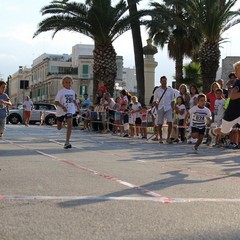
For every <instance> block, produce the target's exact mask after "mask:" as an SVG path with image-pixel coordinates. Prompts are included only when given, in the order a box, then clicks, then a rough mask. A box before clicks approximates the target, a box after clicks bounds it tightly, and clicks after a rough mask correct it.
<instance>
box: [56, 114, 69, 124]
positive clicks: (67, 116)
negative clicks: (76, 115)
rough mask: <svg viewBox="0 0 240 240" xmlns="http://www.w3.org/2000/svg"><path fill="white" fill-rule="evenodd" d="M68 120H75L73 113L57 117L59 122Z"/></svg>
mask: <svg viewBox="0 0 240 240" xmlns="http://www.w3.org/2000/svg"><path fill="white" fill-rule="evenodd" d="M68 118H73V115H72V113H67V114H65V115H62V116H60V117H57V121H59V122H63V121H64V120H65V119H68Z"/></svg>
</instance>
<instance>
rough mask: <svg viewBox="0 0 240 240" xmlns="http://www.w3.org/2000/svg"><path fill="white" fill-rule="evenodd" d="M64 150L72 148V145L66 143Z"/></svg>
mask: <svg viewBox="0 0 240 240" xmlns="http://www.w3.org/2000/svg"><path fill="white" fill-rule="evenodd" d="M64 148H65V149H68V148H72V145H71V144H70V143H65V144H64Z"/></svg>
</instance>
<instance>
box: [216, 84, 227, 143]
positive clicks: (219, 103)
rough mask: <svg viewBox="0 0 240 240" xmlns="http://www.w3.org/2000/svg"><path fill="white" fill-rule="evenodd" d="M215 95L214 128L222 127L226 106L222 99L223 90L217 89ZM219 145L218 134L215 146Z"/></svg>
mask: <svg viewBox="0 0 240 240" xmlns="http://www.w3.org/2000/svg"><path fill="white" fill-rule="evenodd" d="M215 94H216V100H215V104H214V126H216V127H221V125H222V118H223V115H224V111H225V109H224V106H225V104H226V100H225V99H224V98H223V96H222V95H223V90H222V89H220V88H219V89H217V90H216V91H215ZM219 145H220V135H219V134H218V135H217V136H216V139H215V146H219Z"/></svg>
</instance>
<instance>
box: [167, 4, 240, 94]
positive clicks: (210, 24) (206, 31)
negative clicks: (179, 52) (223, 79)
mask: <svg viewBox="0 0 240 240" xmlns="http://www.w3.org/2000/svg"><path fill="white" fill-rule="evenodd" d="M236 2H237V0H188V1H182V0H171V3H172V4H179V5H180V6H181V7H182V8H183V9H184V10H185V12H187V13H188V14H189V15H190V16H191V17H192V19H194V22H192V23H191V24H192V26H194V27H195V28H196V30H197V31H198V32H200V33H202V37H203V42H202V44H201V46H200V51H199V61H200V64H201V76H202V80H203V92H205V93H206V92H208V91H209V89H210V86H211V84H212V82H213V81H215V79H216V72H217V70H218V67H219V60H220V50H219V46H220V43H221V42H222V40H223V39H222V33H223V32H225V31H227V30H228V29H229V28H231V27H232V26H234V25H236V24H238V23H239V22H240V18H239V15H240V11H239V10H237V11H233V10H232V8H233V7H234V6H235V4H236ZM185 27H186V28H187V27H189V25H186V26H185Z"/></svg>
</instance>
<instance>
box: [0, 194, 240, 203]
mask: <svg viewBox="0 0 240 240" xmlns="http://www.w3.org/2000/svg"><path fill="white" fill-rule="evenodd" d="M0 200H29V201H30V200H41V201H44V200H45V201H50V200H52V201H54V200H60V201H63V200H64V201H72V200H87V201H94V200H99V201H142V202H143V201H150V202H159V203H165V201H164V199H161V198H156V197H114V196H25V195H0ZM191 202H201V203H203V202H205V203H207V202H208V203H209V202H214V203H239V202H240V199H239V198H172V199H171V200H170V201H169V203H191Z"/></svg>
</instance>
